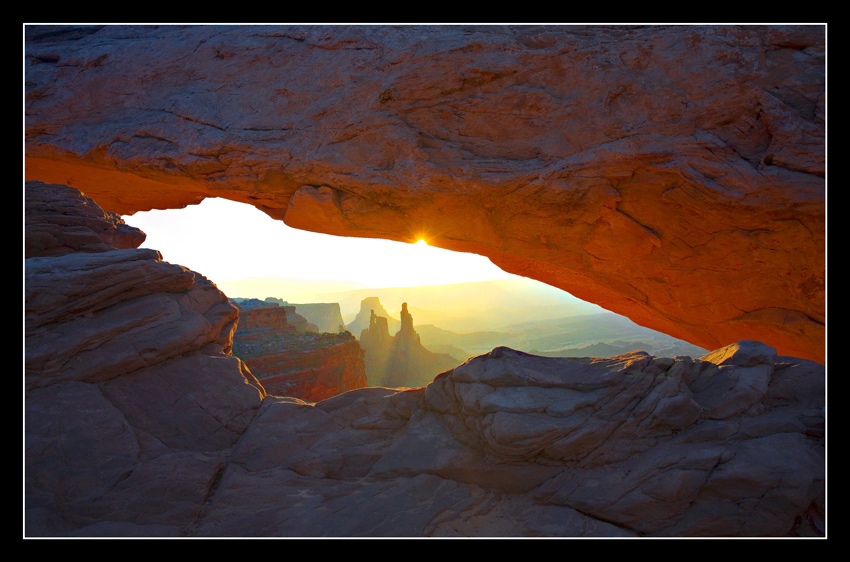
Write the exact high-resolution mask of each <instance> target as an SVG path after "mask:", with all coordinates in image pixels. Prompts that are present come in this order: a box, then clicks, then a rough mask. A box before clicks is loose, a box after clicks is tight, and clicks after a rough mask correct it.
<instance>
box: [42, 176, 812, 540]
mask: <svg viewBox="0 0 850 562" xmlns="http://www.w3.org/2000/svg"><path fill="white" fill-rule="evenodd" d="M26 211H27V212H26V227H27V228H26V231H25V233H26V237H27V244H26V248H27V256H28V257H27V259H26V285H25V289H26V290H25V310H26V315H25V329H26V330H25V334H26V342H25V352H26V357H25V367H26V370H25V382H26V394H25V408H26V409H25V415H26V418H25V425H26V427H25V430H26V432H25V445H26V451H25V454H26V457H25V462H26V465H25V469H26V472H25V502H26V503H25V507H26V512H25V516H26V520H25V521H26V523H25V525H26V526H25V532H26V535H27V536H74V537H80V536H118V537H124V536H414V537H416V536H590V537H595V536H670V535H673V536H787V535H796V536H818V535H823V534H824V532H825V520H824V516H825V497H824V492H825V482H824V481H825V465H824V460H825V459H824V438H825V420H824V413H825V412H824V402H825V396H824V391H825V388H824V384H825V380H824V374H825V373H824V367H823V366H822V365H819V364H817V363H814V362H811V361H807V360H804V359H796V358H791V357H780V356H777V354H776V351H775V350H774V349H773V348H771V347H769V346H766V345H764V344H762V343H759V342H754V341H743V342H740V343H737V344H734V345H730V346H727V347H724V348H722V349H720V350H717V351H715V352H712V353H710V354H708V355H706V356H704V357H702V358H700V359H697V360H694V359H691V358H689V357H675V358H656V357H651V356H649V355H647V354H646V353H643V352H633V353H628V354H623V355H620V356H617V357H611V358H607V359H601V358H579V359H575V358H569V359H567V358H564V359H560V358H545V357H535V356H532V355H528V354H525V353H521V352H518V351H515V350H511V349H508V348H496V349H494V350H492V351H491V352H490V353H487V354H485V355H482V356H479V357H476V358H473V359H470V360H469V361H467V362H465V363H464V364H462V365H459V366H457V367H455V368H453V369H450V370H448V371H446V372H445V373H443V374H441V375H439V376H438V377H437V378H436V379H435V380H434V381H433V382H432V383H431V384H429V385H428V386H426V387H424V388H420V389H409V390H401V389H388V388H366V389H359V390H354V391H351V392H347V393H345V394H341V395H338V396H335V397H333V398H330V399H328V400H324V401H320V402H315V403H313V402H305V401H302V400H298V399H296V398H292V397H282V396H271V395H269V394H267V392H266V389H265V388H264V387H263V386H262V384H261V383H260V382H258V381H257V380H256V379H255V378H254V376H253V375H252V374H251V372H250V370H249V369H248V368H247V367H246V366H245V364H244V363H243V362H242V361H241V360H240V359H239V358H237V357H233V356H231V349H232V342H233V333H234V329H235V327H236V324H237V322H238V317H237V309H236V308H235V307H234V306H233V305H232V304H231V303H230V302H229V300H228V299H227V297H226V296H225V295H224V294H222V293H221V292H220V291H218V289H217V288H216V287H215V285H213V284H212V283H210V282H209V281H208V280H206V279H204V278H203V277H202V276H201V275H199V274H197V273H195V272H192V271H190V270H187V269H186V268H183V267H181V266H179V265H175V264H169V263H166V262H163V261H162V260H161V256H160V255H159V253H158V252H156V251H154V250H139V249H136V246H137V245H138V244H139V243H140V242H141V240H142V239H143V238H144V235H143V233H141V232H140V231H138V230H137V229H133V228H132V227H129V226H127V225H125V224H123V223H122V222H121V220H120V218H119V217H117V216H114V215H110V214H109V213H105V212H103V211H102V210H101V209H100V208H99V207H97V205H96V204H95V203H94V201H92V200H91V199H89V198H88V197H85V196H84V195H82V194H80V193H79V192H78V191H76V190H74V189H72V188H69V187H66V186H61V185H46V184H42V183H40V182H32V183H28V184H27V189H26Z"/></svg>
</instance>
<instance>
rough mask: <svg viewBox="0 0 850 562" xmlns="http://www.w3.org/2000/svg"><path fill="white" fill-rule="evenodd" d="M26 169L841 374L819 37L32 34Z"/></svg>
mask: <svg viewBox="0 0 850 562" xmlns="http://www.w3.org/2000/svg"><path fill="white" fill-rule="evenodd" d="M25 40H26V44H25V74H26V78H25V80H26V84H25V87H26V175H27V178H29V179H40V180H44V181H50V182H57V183H65V184H68V185H72V186H75V187H78V188H81V189H82V190H83V191H85V192H86V193H87V194H88V195H89V196H91V197H93V198H94V199H96V200H97V201H98V202H99V203H100V204H101V205H102V206H103V207H104V208H105V209H107V210H109V211H114V212H119V213H122V214H129V213H133V212H135V211H139V210H146V209H151V208H172V207H182V206H185V205H188V204H193V203H197V202H198V201H200V200H202V199H203V198H204V197H210V196H215V197H225V198H229V199H232V200H235V201H241V202H245V203H249V204H252V205H254V206H256V207H257V208H259V209H261V210H263V211H264V212H266V213H267V214H269V215H270V216H272V217H274V218H277V219H281V220H284V221H285V222H286V223H287V224H289V225H291V226H294V227H297V228H303V229H307V230H314V231H317V232H327V233H330V234H336V235H346V236H363V237H380V238H388V239H393V240H401V241H409V242H412V241H415V240H417V239H420V238H424V239H426V240H427V241H428V243H429V244H431V245H434V246H439V247H442V248H448V249H451V250H457V251H463V252H474V253H478V254H481V255H484V256H487V257H489V258H490V259H491V260H492V261H493V262H494V263H495V264H496V265H498V266H499V267H502V268H503V269H505V270H506V271H510V272H512V273H517V274H519V275H523V276H526V277H531V278H534V279H538V280H540V281H543V282H545V283H548V284H551V285H553V286H556V287H559V288H562V289H564V290H566V291H568V292H570V293H572V294H574V295H575V296H577V297H579V298H581V299H584V300H587V301H590V302H594V303H597V304H599V305H601V306H603V307H605V308H606V309H608V310H611V311H614V312H617V313H619V314H623V315H625V316H628V317H629V318H631V319H632V320H634V321H635V322H637V323H639V324H641V325H644V326H647V327H650V328H653V329H655V330H658V331H662V332H665V333H667V334H670V335H672V336H674V337H677V338H681V339H684V340H687V341H689V342H691V343H693V344H695V345H698V346H700V347H703V348H707V349H714V348H717V347H720V346H723V345H726V344H729V343H732V342H734V341H737V340H742V339H752V340H761V341H764V342H766V343H767V344H769V345H771V346H773V347H775V348H776V349H778V350H779V352H780V354H784V355H793V356H798V357H805V358H809V359H813V360H815V361H820V362H823V361H824V360H825V339H824V337H825V232H824V224H825V140H824V139H825V82H826V76H825V26H805V25H803V26H775V25H767V26H722V25H720V26H715V25H707V26H437V27H435V26H301V27H297V26H277V27H274V26H75V27H55V26H26V28H25Z"/></svg>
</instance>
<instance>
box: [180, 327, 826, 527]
mask: <svg viewBox="0 0 850 562" xmlns="http://www.w3.org/2000/svg"><path fill="white" fill-rule="evenodd" d="M737 347H739V348H748V349H758V353H759V354H761V355H762V357H763V358H762V360H761V361H760V362H758V363H750V362H742V361H739V360H737V359H736V360H734V361H731V362H726V363H724V364H720V365H718V364H715V363H712V362H710V361H708V359H711V357H706V358H704V359H701V360H692V359H690V358H688V357H677V358H655V357H651V356H649V355H647V354H645V353H640V352H636V353H632V354H626V355H621V356H617V357H611V358H607V359H590V358H585V359H561V358H544V357H536V356H530V355H527V354H524V353H521V352H517V351H514V350H511V349H508V348H497V349H494V350H493V351H492V352H491V353H489V354H487V355H483V356H479V357H476V358H473V359H471V360H469V361H468V362H466V363H465V364H463V365H461V366H459V367H457V368H456V369H454V370H453V371H451V372H449V373H446V374H445V375H442V376H441V377H439V378H438V379H437V380H435V381H434V382H433V383H432V384H430V385H429V386H427V387H426V388H422V389H418V390H412V391H404V392H398V391H394V390H390V389H381V388H370V389H362V390H356V391H352V392H349V393H346V394H343V395H340V396H337V397H335V398H331V399H329V400H325V401H323V402H319V403H317V404H315V405H312V404H305V403H302V402H299V401H297V400H294V399H283V398H268V399H266V401H265V402H264V405H263V409H262V410H261V411H260V413H259V414H258V417H257V419H256V421H255V422H254V423H253V424H252V426H251V427H250V428H249V430H248V431H247V432H246V434H245V436H244V437H243V439H242V440H240V442H239V443H238V444H237V445H236V447H235V448H234V450H233V456H232V457H231V460H232V464H231V465H229V466H228V468H227V470H226V471H225V473H224V475H223V477H222V480H221V484H220V487H219V489H218V492H217V494H216V496H215V498H213V500H212V501H211V502H210V504H209V507H208V510H207V511H206V514H205V515H204V517H203V518H202V519H201V520H200V521H199V524H198V526H197V527H196V528H194V530H193V533H196V534H198V535H243V534H249V535H261V536H269V535H270V536H303V535H311V536H312V535H320V536H336V535H345V536H423V535H424V536H670V535H683V536H754V535H756V536H758V535H788V534H791V533H795V532H796V533H800V534H804V533H808V534H818V533H820V532H822V529H823V525H824V521H823V514H824V497H823V480H824V465H823V462H824V457H823V454H824V450H823V431H824V427H823V410H822V408H823V406H822V405H823V400H822V396H823V395H822V391H823V386H822V385H823V369H822V367H821V366H820V365H818V364H816V363H813V362H809V361H805V360H797V359H791V358H784V357H776V356H775V354H774V353H771V351H772V350H771V349H770V348H768V347H767V346H765V345H763V344H759V343H757V342H741V343H740V344H737ZM754 368H763V369H764V370H765V372H767V373H768V376H767V378H768V384H765V385H761V386H759V389H758V391H756V392H753V391H751V389H749V388H748V387H749V385H750V382H749V380H748V378H749V377H748V375H749V373H750V371H751V370H752V369H754ZM718 377H719V380H720V381H721V382H720V384H722V385H723V390H722V391H718V390H716V389H715V388H714V385H712V384H708V385H706V384H705V383H704V382H703V381H705V380H714V379H717V378H718ZM730 381H733V382H731V383H730ZM789 384H791V386H793V389H792V388H791V387H789V386H787V385H789ZM780 389H781V390H780ZM718 393H722V394H725V395H727V397H728V399H729V401H730V402H734V403H735V404H736V407H735V408H734V409H730V410H726V411H722V412H719V411H716V410H714V409H712V403H713V400H714V398H715V397H716V395H717V394H718ZM778 395H782V396H783V397H785V399H783V400H782V401H781V406H780V402H777V401H776V399H775V397H778ZM792 396H793V398H791V397H792ZM272 436H274V437H272Z"/></svg>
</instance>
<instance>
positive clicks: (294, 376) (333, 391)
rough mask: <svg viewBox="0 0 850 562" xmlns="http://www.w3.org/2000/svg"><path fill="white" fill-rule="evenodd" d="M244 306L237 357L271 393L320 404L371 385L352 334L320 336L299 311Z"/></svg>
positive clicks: (266, 305)
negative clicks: (367, 381)
mask: <svg viewBox="0 0 850 562" xmlns="http://www.w3.org/2000/svg"><path fill="white" fill-rule="evenodd" d="M243 305H247V306H240V307H239V325H238V328H237V330H236V332H235V333H234V335H233V354H234V355H236V356H237V357H239V358H240V359H242V360H244V361H245V363H246V364H247V365H248V367H249V368H250V369H251V372H252V373H253V374H254V375H255V376H256V377H257V378H258V379H259V380H260V382H262V384H263V387H264V388H265V389H266V392H268V393H269V394H275V395H280V396H294V397H296V398H300V399H303V400H309V401H313V402H315V401H318V400H324V399H326V398H330V397H331V396H336V395H337V394H341V393H343V392H347V391H349V390H353V389H355V388H363V387H365V386H366V367H365V364H364V362H363V350H362V349H360V345H359V344H358V343H357V340H356V339H355V338H354V336H353V335H351V334H350V333H349V332H343V333H315V330H316V326H314V325H312V324H309V323H308V322H307V320H306V319H305V318H304V317H303V316H301V315H299V314H297V313H296V312H295V307H294V306H279V305H277V304H275V303H266V302H263V301H257V300H256V299H254V300H253V302H251V301H250V300H248V301H245V302H243Z"/></svg>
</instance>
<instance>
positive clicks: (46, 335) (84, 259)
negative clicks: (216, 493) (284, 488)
mask: <svg viewBox="0 0 850 562" xmlns="http://www.w3.org/2000/svg"><path fill="white" fill-rule="evenodd" d="M26 190H27V192H28V197H27V201H28V206H29V201H32V200H34V199H35V198H36V195H37V198H38V200H39V201H40V202H41V201H46V200H55V201H57V202H60V201H61V202H63V203H60V204H58V205H57V206H56V209H57V210H62V212H61V213H58V214H51V213H44V212H40V216H41V218H42V219H43V220H42V222H40V223H39V225H38V226H34V227H33V228H32V230H31V228H30V225H31V224H32V223H28V224H27V228H26V236H27V238H29V236H30V233H32V234H33V235H34V236H35V237H37V239H38V240H39V241H41V240H44V239H45V238H44V237H43V236H42V233H44V232H53V230H52V229H51V228H50V227H48V226H47V225H46V223H47V222H50V220H52V219H51V217H54V218H56V223H54V224H53V227H52V228H54V229H56V232H57V233H56V234H55V235H52V236H51V237H50V239H51V240H58V241H63V240H67V238H68V237H65V236H63V234H62V232H65V231H68V232H70V233H71V236H70V238H72V239H73V242H71V243H67V242H61V243H59V244H40V242H39V243H30V240H27V248H28V249H31V248H32V249H35V248H39V247H40V248H42V250H41V252H42V253H44V254H46V255H37V256H34V257H28V258H27V259H26V263H25V274H26V277H25V338H26V339H25V363H24V364H25V371H24V380H25V388H26V396H25V443H26V452H25V463H26V475H25V496H26V526H25V531H26V534H27V535H28V536H42V535H47V536H57V535H59V536H68V535H81V536H86V535H113V536H150V535H157V536H172V535H180V534H181V533H182V532H183V529H185V528H186V526H187V525H190V524H191V523H192V522H193V521H194V520H195V518H196V517H197V513H198V510H199V508H200V506H201V505H202V504H203V502H204V501H205V498H206V497H207V496H208V495H209V493H210V490H211V488H212V487H213V486H214V484H215V483H216V482H217V475H218V474H219V473H220V471H221V470H223V468H224V466H225V460H226V458H227V453H228V451H229V449H230V447H231V446H232V445H233V444H234V443H235V442H236V440H237V439H238V437H239V436H240V435H241V434H242V433H243V432H244V430H245V429H246V428H247V426H248V424H249V423H250V421H251V420H252V419H253V417H254V414H255V412H256V411H257V409H258V408H259V407H260V405H261V403H262V399H263V397H264V396H265V391H264V389H263V387H262V386H261V385H260V384H259V383H258V382H257V381H256V379H255V378H254V377H253V375H251V373H250V371H248V369H247V368H246V367H245V364H244V363H242V362H241V361H240V360H239V359H237V358H235V357H231V356H230V348H231V345H232V335H233V329H234V327H235V324H236V320H237V311H236V308H235V307H234V306H232V305H231V304H230V303H229V301H228V300H227V297H226V296H225V295H224V294H223V293H221V291H219V290H218V289H217V288H216V287H215V285H213V284H212V283H210V282H209V281H208V280H206V279H205V278H204V277H202V276H200V275H198V274H197V273H194V272H192V271H189V270H187V269H186V268H183V267H181V266H178V265H172V264H169V263H166V262H163V261H162V258H161V256H160V255H159V252H156V251H154V250H140V249H135V248H126V247H124V249H115V247H114V246H111V245H110V244H109V241H110V240H119V244H121V245H122V246H125V245H126V244H128V243H126V241H127V240H133V241H137V242H141V241H142V240H144V234H143V233H141V232H140V231H138V230H137V229H132V228H131V227H127V226H126V225H123V224H113V228H112V231H111V232H112V233H111V234H106V235H104V234H103V233H104V232H107V231H109V230H110V229H108V228H107V229H103V228H101V226H103V223H102V221H95V220H93V217H95V218H100V217H101V215H103V212H102V211H101V210H100V209H99V208H98V207H97V206H96V205H94V204H93V203H92V202H91V201H90V200H88V199H87V198H85V197H84V196H81V195H80V193H79V192H78V191H77V190H73V189H70V188H67V187H65V186H53V185H43V184H37V183H36V184H33V183H29V182H28V183H27V186H26ZM31 190H32V191H33V194H32V195H33V197H32V198H31V197H29V192H30V191H31ZM47 195H49V196H47ZM80 203H82V204H80ZM68 209H73V210H72V211H67V210H68ZM28 210H29V209H28ZM66 211H67V212H66ZM35 215H36V214H35V213H30V212H28V213H27V217H28V218H29V217H30V216H35ZM107 222H112V221H111V220H110V221H107ZM93 225H97V226H93ZM115 230H118V231H119V233H118V235H117V236H115V234H114V231H115ZM81 233H82V234H81ZM84 239H85V240H86V242H85V243H83V244H78V245H76V247H77V248H78V250H79V251H77V252H72V253H68V252H66V251H61V252H57V249H59V248H62V249H63V250H67V249H69V248H74V247H75V243H76V242H77V241H80V240H84ZM90 240H95V242H89V241H90ZM97 240H99V242H98V241H97ZM130 245H132V244H130ZM33 253H37V252H35V251H33ZM59 254H61V255H59Z"/></svg>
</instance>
